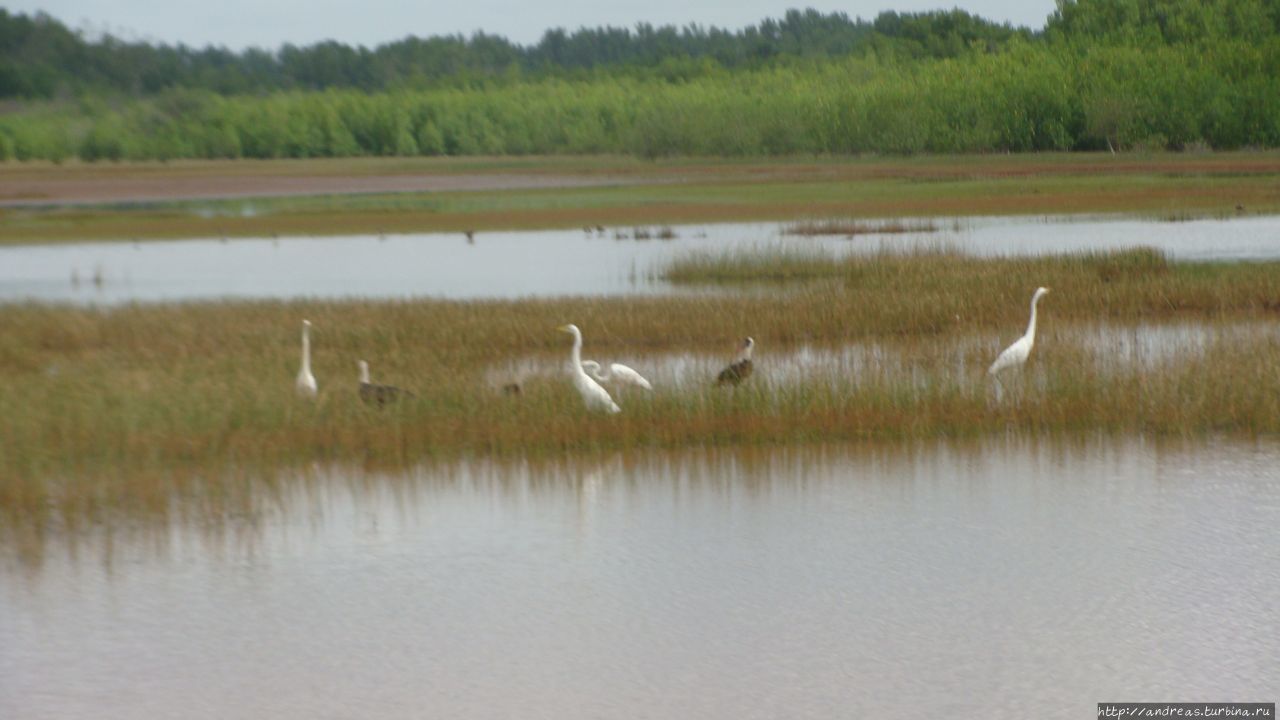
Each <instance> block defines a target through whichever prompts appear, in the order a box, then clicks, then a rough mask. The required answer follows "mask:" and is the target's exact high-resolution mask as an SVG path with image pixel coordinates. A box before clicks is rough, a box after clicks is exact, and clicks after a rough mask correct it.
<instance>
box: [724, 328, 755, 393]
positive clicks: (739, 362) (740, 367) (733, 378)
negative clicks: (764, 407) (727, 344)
mask: <svg viewBox="0 0 1280 720" xmlns="http://www.w3.org/2000/svg"><path fill="white" fill-rule="evenodd" d="M755 346H756V341H755V340H752V339H751V338H744V339H743V341H742V345H741V346H740V347H739V349H738V357H736V358H734V360H733V362H731V363H729V366H728V367H726V368H725V369H723V370H721V371H720V375H719V376H717V377H716V385H724V384H725V383H728V384H730V385H733V386H734V387H737V385H738V383H740V382H742V381H743V380H746V379H747V378H749V377H751V371H752V370H754V367H753V366H752V365H751V348H753V347H755Z"/></svg>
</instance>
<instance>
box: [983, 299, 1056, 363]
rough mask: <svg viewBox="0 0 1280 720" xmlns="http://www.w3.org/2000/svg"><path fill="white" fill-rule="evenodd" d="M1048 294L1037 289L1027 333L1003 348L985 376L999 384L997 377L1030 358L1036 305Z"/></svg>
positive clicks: (1032, 302) (1034, 328)
mask: <svg viewBox="0 0 1280 720" xmlns="http://www.w3.org/2000/svg"><path fill="white" fill-rule="evenodd" d="M1048 293H1049V288H1043V287H1042V288H1037V289H1036V292H1035V294H1034V295H1032V296H1031V320H1030V321H1029V322H1028V323H1027V332H1026V333H1024V334H1023V336H1022V337H1020V338H1018V339H1017V340H1016V341H1014V343H1013V344H1012V345H1010V346H1009V347H1007V348H1005V350H1004V352H1002V353H1000V355H999V357H997V358H996V361H995V362H993V363H991V367H990V368H988V369H987V374H988V375H990V376H991V377H992V378H995V379H996V382H997V383H998V382H999V379H998V377H997V376H998V375H999V374H1000V373H1001V372H1003V371H1005V370H1008V369H1010V368H1020V367H1022V366H1023V365H1024V364H1025V363H1026V362H1027V358H1028V357H1030V356H1031V348H1033V347H1035V344H1036V305H1037V304H1038V303H1039V302H1040V298H1042V297H1044V296H1045V295H1047V294H1048Z"/></svg>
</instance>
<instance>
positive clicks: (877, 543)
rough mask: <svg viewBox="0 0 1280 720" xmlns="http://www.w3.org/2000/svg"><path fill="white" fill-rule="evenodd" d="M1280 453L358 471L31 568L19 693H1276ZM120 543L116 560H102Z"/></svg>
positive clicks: (54, 696)
mask: <svg viewBox="0 0 1280 720" xmlns="http://www.w3.org/2000/svg"><path fill="white" fill-rule="evenodd" d="M1278 468H1280V447H1277V446H1275V445H1270V444H1226V443H1224V444H1204V445H1196V446H1191V447H1165V446H1160V445H1153V444H1149V443H1146V442H1144V441H1140V440H1134V441H1128V442H1111V441H1102V442H1098V443H1081V444H1067V445H1063V444H1054V443H1036V442H1031V441H1016V440H1010V441H1005V442H995V443H989V444H986V445H975V446H967V445H960V446H952V445H930V446H920V447H917V448H915V449H911V450H886V449H859V448H856V447H840V448H818V449H779V450H770V449H745V450H716V449H704V450H692V451H686V452H680V453H677V454H658V453H655V454H637V455H614V456H603V457H598V458H579V459H566V460H563V461H552V462H533V461H523V462H517V463H510V464H505V463H497V462H491V461H483V460H478V461H474V462H467V463H459V464H454V465H448V466H444V467H440V468H422V469H420V470H418V471H416V472H414V473H411V474H408V475H397V476H379V475H376V474H375V475H370V474H363V473H358V472H343V471H340V470H336V469H334V470H329V471H324V472H315V473H312V474H310V475H308V476H307V477H304V478H299V479H298V481H297V482H295V483H282V484H279V485H276V486H274V489H273V490H271V491H270V492H267V493H265V496H264V498H263V500H262V501H260V502H259V503H258V504H257V505H256V506H255V509H254V511H253V512H252V513H250V514H249V515H248V516H246V517H245V518H243V519H241V520H237V521H232V522H228V523H226V524H225V525H221V526H218V527H216V528H208V527H204V528H202V527H188V526H182V525H179V526H175V527H172V528H164V529H158V528H152V529H150V530H149V531H148V530H145V529H142V528H138V529H136V531H135V532H134V534H131V535H129V534H126V535H117V536H116V537H115V539H114V540H113V542H112V543H111V546H110V547H105V546H102V545H101V544H100V543H97V542H95V541H94V540H92V539H89V538H81V539H80V542H79V544H78V546H77V547H78V549H79V552H78V553H77V554H75V555H73V554H72V553H70V552H69V551H67V549H68V547H69V545H68V541H67V539H66V538H49V539H48V540H47V544H48V547H46V558H45V562H44V563H43V564H42V565H41V566H39V567H38V568H27V569H25V570H24V569H23V568H20V567H17V566H14V565H12V564H9V565H5V566H3V568H2V570H0V683H2V684H0V717H6V718H7V717H20V718H62V717H96V718H116V717H119V718H133V717H169V716H175V715H179V714H181V715H183V716H184V717H188V716H189V717H197V718H201V717H283V718H289V717H300V718H303V717H305V718H311V717H324V716H338V717H347V716H360V717H384V718H385V717H390V718H395V717H422V716H424V715H425V716H432V717H532V718H540V717H547V718H576V717H610V718H612V717H618V718H623V717H625V718H630V717H636V716H653V717H858V716H873V715H880V716H893V717H905V716H912V717H914V716H929V715H937V714H942V713H949V714H956V715H958V716H962V717H969V716H975V715H979V714H987V715H995V716H1012V715H1015V714H1018V715H1022V714H1025V712H1026V710H1027V708H1028V707H1034V708H1035V711H1034V715H1035V716H1037V717H1080V716H1082V715H1087V714H1088V713H1091V712H1093V709H1094V703H1096V702H1098V701H1099V699H1105V698H1121V697H1144V698H1156V697H1165V698H1237V699H1240V698H1258V697H1262V698H1265V697H1269V695H1268V692H1274V685H1273V682H1274V669H1275V668H1276V667H1277V666H1278V663H1280V640H1278V639H1277V637H1278V636H1277V633H1276V632H1275V628H1276V627H1277V623H1278V622H1280V610H1277V609H1276V605H1275V603H1274V598H1275V597H1276V594H1277V592H1280V546H1278V545H1277V542H1276V540H1275V534H1274V527H1275V525H1276V521H1277V520H1278V519H1280V470H1278ZM103 558H110V562H109V563H108V562H102V561H101V560H102V559H103Z"/></svg>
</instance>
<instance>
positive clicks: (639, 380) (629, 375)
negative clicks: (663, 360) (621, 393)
mask: <svg viewBox="0 0 1280 720" xmlns="http://www.w3.org/2000/svg"><path fill="white" fill-rule="evenodd" d="M582 369H583V370H586V371H587V372H588V373H590V374H591V375H592V376H593V377H595V379H596V380H598V381H600V382H602V383H606V382H611V383H613V384H615V385H635V386H636V387H638V388H644V389H645V390H653V385H651V384H649V381H648V380H646V379H645V377H644V376H643V375H641V374H640V373H638V372H636V371H635V370H633V369H631V368H629V367H627V366H626V365H623V364H622V363H612V364H610V365H609V370H608V372H603V373H602V372H600V363H598V362H596V361H595V360H583V361H582Z"/></svg>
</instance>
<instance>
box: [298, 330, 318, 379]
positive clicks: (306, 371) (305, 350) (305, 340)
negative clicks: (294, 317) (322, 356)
mask: <svg viewBox="0 0 1280 720" xmlns="http://www.w3.org/2000/svg"><path fill="white" fill-rule="evenodd" d="M294 387H295V388H297V390H298V394H299V395H301V396H302V397H307V398H313V397H315V396H316V392H317V390H318V388H317V387H316V376H315V375H312V374H311V321H310V320H303V321H302V368H301V369H299V370H298V379H297V381H295V382H294Z"/></svg>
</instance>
